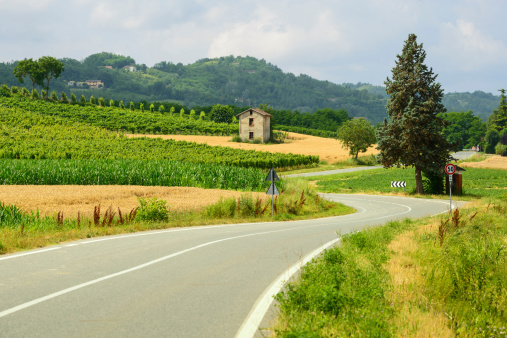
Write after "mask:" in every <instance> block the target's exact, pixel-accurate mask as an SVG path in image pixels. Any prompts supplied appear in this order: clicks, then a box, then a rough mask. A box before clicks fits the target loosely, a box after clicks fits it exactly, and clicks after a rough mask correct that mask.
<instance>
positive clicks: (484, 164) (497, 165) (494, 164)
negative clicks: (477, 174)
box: [460, 155, 507, 170]
mask: <svg viewBox="0 0 507 338" xmlns="http://www.w3.org/2000/svg"><path fill="white" fill-rule="evenodd" d="M460 166H461V167H464V168H483V169H504V170H507V156H500V155H493V156H491V157H489V158H487V159H485V160H484V161H481V162H463V163H461V164H460Z"/></svg>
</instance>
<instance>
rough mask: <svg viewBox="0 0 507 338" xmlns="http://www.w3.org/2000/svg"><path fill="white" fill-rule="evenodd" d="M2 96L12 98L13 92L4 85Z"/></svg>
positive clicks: (0, 90)
mask: <svg viewBox="0 0 507 338" xmlns="http://www.w3.org/2000/svg"><path fill="white" fill-rule="evenodd" d="M0 96H5V97H10V96H11V91H10V90H9V87H7V86H6V85H2V86H1V87H0Z"/></svg>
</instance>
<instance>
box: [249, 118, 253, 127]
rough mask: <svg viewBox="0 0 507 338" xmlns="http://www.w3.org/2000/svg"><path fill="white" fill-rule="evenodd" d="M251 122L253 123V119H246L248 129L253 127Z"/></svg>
mask: <svg viewBox="0 0 507 338" xmlns="http://www.w3.org/2000/svg"><path fill="white" fill-rule="evenodd" d="M253 121H254V119H248V125H249V126H250V127H253V125H254V122H253Z"/></svg>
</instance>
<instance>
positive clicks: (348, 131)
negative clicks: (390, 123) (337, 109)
mask: <svg viewBox="0 0 507 338" xmlns="http://www.w3.org/2000/svg"><path fill="white" fill-rule="evenodd" d="M338 139H339V140H340V141H342V142H343V145H344V146H345V148H347V149H349V155H351V156H355V158H356V159H357V156H358V155H359V152H362V153H364V152H366V150H368V148H369V147H371V146H372V145H373V144H375V141H376V138H375V131H374V129H373V127H372V126H371V124H370V122H368V121H367V120H365V119H362V118H359V119H353V120H349V121H347V122H345V123H343V124H342V126H341V127H340V128H339V129H338Z"/></svg>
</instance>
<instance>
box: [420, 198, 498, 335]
mask: <svg viewBox="0 0 507 338" xmlns="http://www.w3.org/2000/svg"><path fill="white" fill-rule="evenodd" d="M474 209H475V210H473V209H472V210H463V209H456V210H455V211H454V213H453V215H452V217H448V218H447V220H445V221H444V220H441V223H440V226H439V230H438V238H437V241H435V238H434V237H433V236H424V237H421V244H423V245H424V251H422V252H421V254H420V255H419V257H421V260H422V263H423V264H424V266H426V267H428V272H429V273H428V279H427V288H426V290H425V291H426V295H425V296H426V297H428V298H429V300H430V301H433V302H434V303H436V304H437V306H439V307H441V308H442V310H443V311H445V313H448V314H449V318H450V319H451V324H452V326H453V329H454V330H455V332H456V333H462V335H463V336H475V335H479V336H482V335H483V334H484V335H486V333H487V335H486V336H488V337H489V336H496V335H495V333H494V330H493V327H496V328H498V329H499V328H500V327H501V326H502V325H504V324H505V323H506V320H507V313H506V312H505V309H506V308H507V280H506V279H505V276H506V275H507V251H506V250H505V238H506V237H507V218H506V216H505V215H506V212H507V205H506V203H505V201H502V202H495V203H493V205H488V206H487V207H486V206H483V207H481V208H479V209H477V208H474ZM435 235H436V234H435ZM488 329H489V330H488ZM488 331H489V332H488ZM498 331H500V330H498ZM467 333H468V334H467Z"/></svg>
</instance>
